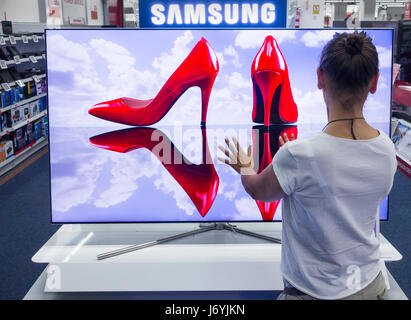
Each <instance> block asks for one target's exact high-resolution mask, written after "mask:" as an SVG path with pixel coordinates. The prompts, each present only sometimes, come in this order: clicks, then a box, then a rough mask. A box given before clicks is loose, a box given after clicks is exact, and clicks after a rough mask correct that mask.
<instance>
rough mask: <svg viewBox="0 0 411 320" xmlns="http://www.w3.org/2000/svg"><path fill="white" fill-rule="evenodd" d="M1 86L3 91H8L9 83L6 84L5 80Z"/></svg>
mask: <svg viewBox="0 0 411 320" xmlns="http://www.w3.org/2000/svg"><path fill="white" fill-rule="evenodd" d="M1 86H2V87H3V89H4V90H5V91H10V86H9V84H8V83H7V82H5V83H2V84H1Z"/></svg>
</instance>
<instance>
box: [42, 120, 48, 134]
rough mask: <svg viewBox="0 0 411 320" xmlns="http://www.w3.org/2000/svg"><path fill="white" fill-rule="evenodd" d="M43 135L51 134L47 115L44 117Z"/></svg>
mask: <svg viewBox="0 0 411 320" xmlns="http://www.w3.org/2000/svg"><path fill="white" fill-rule="evenodd" d="M42 121H43V136H45V137H48V136H49V119H48V117H47V116H44V117H43V120H42Z"/></svg>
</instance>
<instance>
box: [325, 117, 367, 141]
mask: <svg viewBox="0 0 411 320" xmlns="http://www.w3.org/2000/svg"><path fill="white" fill-rule="evenodd" d="M357 119H363V120H365V119H364V117H355V118H344V119H335V120H332V121H330V122H328V123H327V124H326V125H325V127H324V128H323V130H322V131H324V130H325V128H327V127H328V125H329V124H330V123H333V122H337V121H347V120H351V136H352V138H353V139H354V140H357V138H356V136H355V134H354V120H357Z"/></svg>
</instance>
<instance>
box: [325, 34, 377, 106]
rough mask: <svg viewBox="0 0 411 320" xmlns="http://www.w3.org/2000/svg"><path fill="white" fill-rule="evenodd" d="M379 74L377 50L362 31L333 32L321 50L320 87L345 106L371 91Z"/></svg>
mask: <svg viewBox="0 0 411 320" xmlns="http://www.w3.org/2000/svg"><path fill="white" fill-rule="evenodd" d="M378 75H379V73H378V53H377V50H376V49H375V46H374V44H373V43H372V41H371V39H370V38H369V37H368V36H367V34H366V33H365V32H357V31H356V32H354V33H345V32H344V33H340V34H339V33H336V34H335V35H334V37H333V39H332V40H330V41H329V42H328V43H327V44H326V46H325V47H324V49H323V51H322V53H321V60H320V66H319V68H318V76H319V88H320V89H325V90H327V91H328V93H329V94H330V95H331V96H332V97H333V99H335V100H338V101H339V102H340V104H341V105H342V106H343V107H345V108H351V107H352V106H353V105H354V104H355V103H356V102H357V101H358V102H362V103H363V102H364V101H365V99H366V97H367V94H368V92H371V93H374V92H375V91H376V89H377V80H378Z"/></svg>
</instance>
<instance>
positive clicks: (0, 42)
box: [0, 37, 6, 45]
mask: <svg viewBox="0 0 411 320" xmlns="http://www.w3.org/2000/svg"><path fill="white" fill-rule="evenodd" d="M2 44H6V40H4V37H0V45H2Z"/></svg>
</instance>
